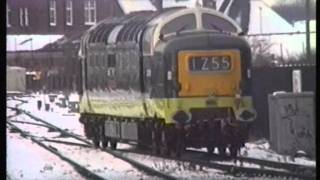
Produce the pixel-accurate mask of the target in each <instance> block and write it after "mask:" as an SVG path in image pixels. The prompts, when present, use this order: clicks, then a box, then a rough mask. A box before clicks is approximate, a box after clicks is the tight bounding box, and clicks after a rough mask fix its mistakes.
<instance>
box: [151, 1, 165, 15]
mask: <svg viewBox="0 0 320 180" xmlns="http://www.w3.org/2000/svg"><path fill="white" fill-rule="evenodd" d="M150 1H151V3H152V4H153V5H154V6H155V7H156V9H157V11H158V12H161V11H162V8H163V7H162V1H163V0H150Z"/></svg>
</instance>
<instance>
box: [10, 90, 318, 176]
mask: <svg viewBox="0 0 320 180" xmlns="http://www.w3.org/2000/svg"><path fill="white" fill-rule="evenodd" d="M74 96H76V95H74ZM59 97H61V98H62V97H63V95H59V96H57V98H56V99H55V101H54V102H50V100H49V99H48V97H47V96H45V95H43V94H33V95H32V96H29V97H23V98H19V99H23V100H25V101H28V103H26V104H22V105H20V107H21V108H23V109H25V110H27V111H29V112H31V113H32V114H34V115H35V116H37V117H39V118H42V119H45V120H48V121H49V122H50V123H52V124H54V125H56V126H58V127H60V128H62V129H67V130H69V131H70V132H73V133H76V134H79V135H82V136H84V134H83V126H82V124H81V123H80V122H79V120H78V118H79V114H78V113H68V108H61V107H59V106H58V105H57V103H58V101H59ZM69 98H70V96H69ZM38 100H41V101H42V108H41V109H40V110H38V108H37V101H38ZM44 102H45V103H49V104H50V111H45V109H44ZM17 104H21V101H17V100H10V98H9V99H8V101H7V105H8V106H11V107H14V106H16V105H17ZM8 112H9V113H10V114H11V115H12V112H11V111H10V110H7V113H8ZM9 113H8V115H10V114H9ZM13 119H15V120H17V119H19V120H23V121H33V122H34V120H31V119H30V117H28V116H26V115H22V114H21V115H19V116H17V117H13ZM22 126H25V127H26V126H29V127H30V130H31V129H32V128H31V125H22V124H21V125H20V124H19V127H22ZM33 128H35V127H33ZM40 129H42V130H41V131H39V132H38V134H37V135H39V136H41V134H43V133H47V129H46V128H39V127H38V129H33V131H34V130H40ZM53 134H54V133H53ZM56 135H58V133H57V134H56ZM53 145H54V146H58V149H61V150H64V151H65V150H66V152H65V154H72V155H73V156H74V158H75V159H77V160H80V161H81V163H82V164H84V165H86V164H88V165H89V163H92V162H93V161H92V159H95V160H94V164H95V165H93V166H92V167H90V166H88V167H90V168H92V169H93V170H94V171H96V172H97V173H98V174H101V175H102V176H105V175H106V172H108V173H107V174H108V175H110V176H109V177H110V178H112V179H113V178H115V177H117V178H126V175H134V176H135V177H136V178H139V177H140V175H139V173H137V172H135V170H134V168H133V169H132V168H130V166H131V165H129V164H126V163H119V164H117V163H115V162H116V158H114V157H113V156H109V155H108V154H107V153H104V152H100V151H99V150H92V149H85V148H84V149H82V150H81V147H77V148H78V149H74V147H72V148H73V149H70V148H71V147H70V148H69V149H68V148H67V149H63V148H59V145H56V144H53ZM118 147H119V148H120V149H123V148H130V145H127V144H121V143H119V146H118ZM9 150H10V149H8V151H9ZM200 151H205V149H204V148H203V149H200ZM73 152H77V153H73ZM8 155H10V153H8ZM241 155H242V156H247V157H252V158H260V159H266V160H272V161H278V162H289V163H296V164H304V165H310V166H315V165H316V163H315V161H313V160H310V159H307V158H289V156H285V155H280V154H277V153H276V152H274V151H272V150H271V149H270V146H269V143H268V141H267V140H260V141H256V142H249V143H246V145H245V147H244V148H242V149H241ZM132 158H135V159H136V158H138V159H139V161H140V162H142V163H146V164H148V165H150V164H152V165H153V167H155V168H157V169H159V170H165V171H168V173H172V172H174V174H175V175H177V176H179V177H183V178H187V179H188V178H191V179H194V178H197V179H198V178H200V179H207V178H214V179H216V178H219V179H221V178H222V179H223V178H226V179H232V177H231V176H230V177H228V176H226V175H225V174H222V172H219V171H218V170H213V169H206V168H204V169H200V170H199V169H197V168H200V167H194V172H193V171H192V167H191V168H190V166H186V165H184V164H179V163H177V162H174V161H172V162H171V161H163V160H159V159H154V157H150V156H145V155H134V156H133V157H132ZM244 165H245V166H251V165H250V164H249V165H246V164H244ZM169 171H170V172H169ZM120 172H121V173H124V174H125V175H124V176H120V175H121V173H120ZM195 172H196V173H195ZM237 179H238V177H237ZM240 179H241V178H240ZM244 179H246V178H245V177H244ZM254 179H259V178H254ZM261 179H265V177H261Z"/></svg>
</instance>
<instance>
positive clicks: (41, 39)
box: [7, 34, 63, 51]
mask: <svg viewBox="0 0 320 180" xmlns="http://www.w3.org/2000/svg"><path fill="white" fill-rule="evenodd" d="M62 37H63V35H60V34H56V35H40V34H33V35H7V51H34V50H39V49H41V48H43V47H44V46H46V45H47V44H50V43H53V42H55V41H57V40H59V39H60V38H62Z"/></svg>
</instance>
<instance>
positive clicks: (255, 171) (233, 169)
mask: <svg viewBox="0 0 320 180" xmlns="http://www.w3.org/2000/svg"><path fill="white" fill-rule="evenodd" d="M118 151H121V152H124V153H126V152H127V153H137V154H148V155H151V156H156V157H159V158H165V159H170V160H175V161H183V162H188V163H193V164H197V165H200V166H205V167H210V168H214V169H219V170H223V171H226V172H228V173H229V174H231V175H235V174H237V173H243V174H246V175H249V176H250V175H259V174H264V175H271V176H274V177H277V176H280V177H294V178H302V179H315V176H314V175H304V174H298V173H294V172H288V171H279V170H272V169H259V168H252V167H242V166H236V165H231V164H221V163H218V162H214V161H212V160H211V159H206V160H203V159H200V158H199V157H198V158H188V157H181V158H172V157H163V156H157V155H153V154H151V153H150V152H147V151H143V150H138V151H137V150H128V149H126V150H118ZM257 165H260V164H257ZM260 166H261V165H260Z"/></svg>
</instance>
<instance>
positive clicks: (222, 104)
mask: <svg viewBox="0 0 320 180" xmlns="http://www.w3.org/2000/svg"><path fill="white" fill-rule="evenodd" d="M164 16H165V17H167V18H166V20H163V19H164V18H163V17H164ZM153 17H154V18H150V19H149V20H148V21H143V18H141V16H140V19H142V21H141V22H140V21H138V20H139V16H135V17H133V18H132V19H134V18H135V19H137V22H140V23H131V24H130V21H128V22H127V23H129V25H128V24H126V25H122V24H125V23H124V22H122V24H121V22H120V21H119V22H118V21H116V23H114V25H113V27H112V28H111V29H112V30H111V32H109V37H108V40H107V42H105V43H106V44H107V45H104V44H103V43H101V44H98V43H88V42H90V41H94V40H92V39H93V36H97V35H94V31H96V32H98V29H100V31H102V30H101V29H103V26H104V25H98V26H97V27H96V28H95V29H96V30H95V29H93V30H92V31H91V32H89V33H88V34H89V35H87V36H86V37H84V38H83V44H84V46H83V49H82V51H83V54H84V56H83V61H82V67H83V90H84V91H83V95H82V98H81V104H80V111H81V119H80V121H81V122H82V123H83V124H84V128H85V132H86V135H87V136H88V138H90V139H92V140H93V141H94V142H95V144H97V145H98V144H99V142H100V141H102V144H103V145H104V146H105V145H107V144H108V142H110V143H111V147H112V148H115V146H116V143H117V142H118V141H125V142H126V141H135V142H137V143H138V144H139V145H144V146H151V147H152V149H153V150H154V152H156V153H157V152H159V151H161V153H163V154H168V153H169V152H172V153H173V154H180V153H181V152H182V151H183V149H184V148H185V147H197V148H199V147H207V149H208V151H209V152H210V153H211V152H212V151H213V149H214V148H215V147H218V148H219V152H220V153H225V149H226V148H227V147H228V148H229V149H230V152H231V154H232V155H236V152H237V150H239V148H240V147H241V146H243V144H244V142H245V141H246V138H247V135H248V134H247V133H248V125H249V124H250V122H251V121H252V120H254V118H255V116H256V113H255V111H254V108H253V105H252V100H251V95H250V61H251V53H250V47H249V46H248V44H247V42H246V41H245V40H243V39H242V38H240V37H238V36H237V35H236V33H238V32H239V28H238V27H237V26H236V25H235V23H234V22H233V21H231V20H230V19H228V18H224V17H223V15H221V14H219V13H217V12H215V11H214V10H208V9H205V8H199V9H198V8H196V9H177V10H168V11H167V12H164V13H163V14H160V15H159V14H157V15H153ZM157 17H158V18H157ZM214 18H215V19H214ZM129 19H130V18H129ZM161 19H162V21H160V20H161ZM131 21H133V20H131ZM212 22H218V23H219V24H222V27H221V28H223V29H226V30H227V31H231V32H232V33H225V32H224V31H223V30H221V29H220V28H219V27H217V26H216V25H215V26H212V27H211V25H210V26H208V25H207V24H206V23H209V24H210V23H212ZM184 24H185V25H184ZM179 26H180V27H179ZM99 27H100V28H99ZM206 28H208V29H210V28H213V29H214V31H213V29H211V30H207V29H206ZM130 32H131V33H130ZM133 32H135V33H133ZM90 33H91V35H90ZM128 33H129V34H130V35H126V34H128ZM92 34H93V35H92ZM135 34H136V35H135ZM155 37H157V38H155ZM121 40H122V41H121Z"/></svg>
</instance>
